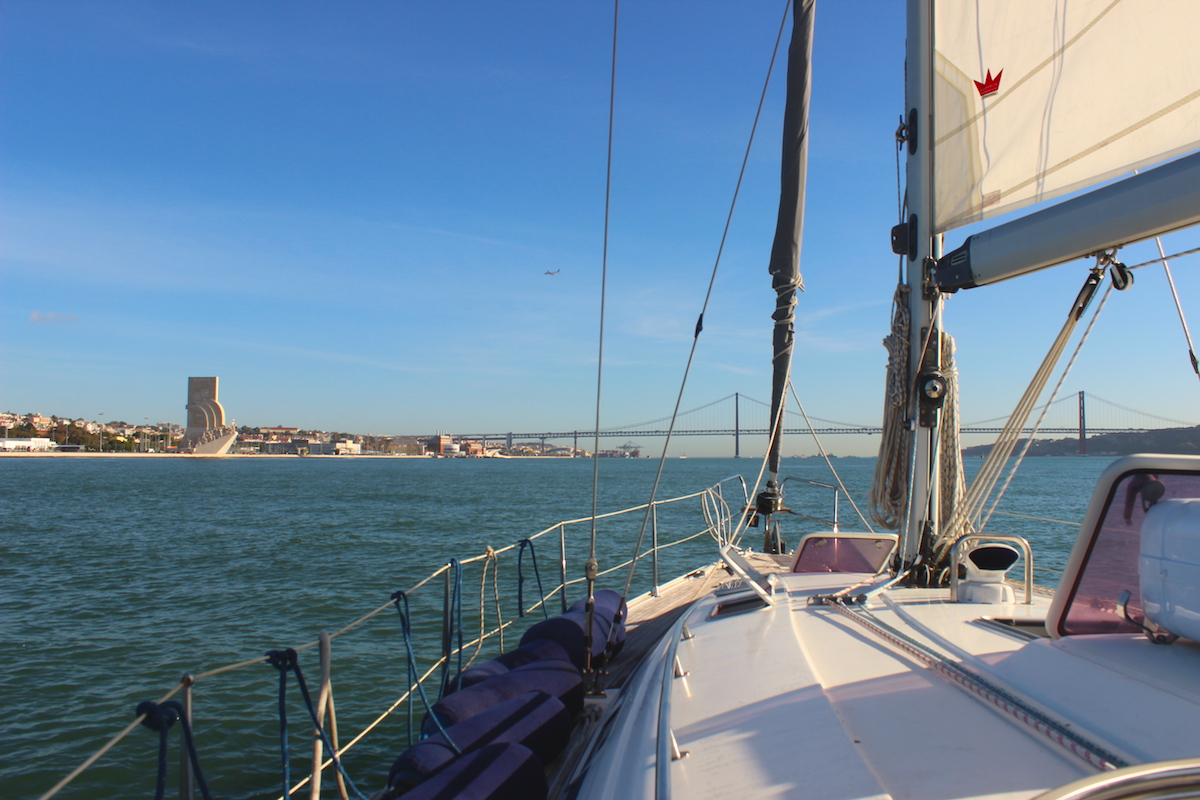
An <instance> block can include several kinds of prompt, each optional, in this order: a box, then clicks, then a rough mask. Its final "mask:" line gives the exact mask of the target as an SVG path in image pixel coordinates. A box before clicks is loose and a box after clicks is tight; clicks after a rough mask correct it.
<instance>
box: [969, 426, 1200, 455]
mask: <svg viewBox="0 0 1200 800" xmlns="http://www.w3.org/2000/svg"><path fill="white" fill-rule="evenodd" d="M1022 446H1023V445H1020V446H1018V447H1017V452H1020V449H1021V447H1022ZM991 449H992V446H991V445H990V444H984V445H976V446H975V447H965V448H963V456H964V457H967V458H974V457H978V456H986V455H987V453H988V451H989V450H991ZM1130 453H1171V454H1178V455H1200V425H1198V426H1196V427H1193V428H1164V429H1162V430H1156V431H1143V432H1140V433H1102V434H1100V435H1098V436H1089V437H1087V454H1088V455H1089V456H1124V455H1129V454H1130ZM1029 455H1031V456H1075V455H1079V437H1077V436H1076V437H1074V438H1070V439H1035V440H1034V442H1033V446H1032V447H1030V448H1029Z"/></svg>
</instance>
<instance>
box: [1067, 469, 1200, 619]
mask: <svg viewBox="0 0 1200 800" xmlns="http://www.w3.org/2000/svg"><path fill="white" fill-rule="evenodd" d="M1189 497H1200V475H1196V474H1194V473H1169V472H1161V473H1160V472H1153V471H1149V470H1140V471H1136V472H1130V473H1127V474H1125V475H1123V476H1122V477H1121V478H1120V480H1118V481H1117V482H1116V483H1115V484H1114V485H1113V488H1112V491H1111V492H1110V494H1109V496H1108V501H1107V503H1106V505H1105V507H1104V512H1103V514H1101V516H1100V523H1099V526H1098V527H1097V529H1096V532H1095V534H1094V535H1093V536H1092V539H1091V543H1090V545H1089V547H1088V549H1087V551H1086V553H1085V555H1084V558H1083V562H1082V563H1081V565H1080V567H1079V570H1078V573H1077V577H1076V580H1075V581H1074V583H1073V585H1071V586H1070V587H1066V586H1064V587H1060V589H1059V591H1064V590H1066V591H1070V592H1071V597H1070V599H1069V601H1068V605H1067V610H1066V613H1065V615H1064V616H1063V618H1062V622H1061V623H1060V624H1059V631H1060V632H1061V633H1062V634H1063V635H1072V634H1089V633H1133V632H1137V631H1138V630H1139V628H1138V627H1137V626H1136V625H1134V624H1132V623H1130V622H1129V621H1127V620H1126V619H1125V618H1124V616H1123V615H1122V612H1121V610H1120V608H1119V606H1120V601H1121V596H1122V594H1123V593H1124V592H1129V599H1128V603H1127V606H1126V608H1127V611H1128V614H1129V616H1130V617H1131V618H1132V619H1134V620H1138V621H1140V620H1141V619H1142V617H1143V612H1142V593H1141V589H1140V581H1139V577H1138V555H1139V553H1140V552H1141V536H1142V522H1143V521H1144V520H1145V518H1146V512H1147V511H1149V510H1150V509H1151V508H1153V507H1154V505H1155V504H1156V503H1158V502H1159V501H1160V500H1163V499H1169V498H1189Z"/></svg>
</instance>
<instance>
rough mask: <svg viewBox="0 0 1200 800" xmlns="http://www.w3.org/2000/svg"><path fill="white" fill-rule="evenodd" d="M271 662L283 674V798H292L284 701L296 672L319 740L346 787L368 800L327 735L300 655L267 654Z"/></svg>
mask: <svg viewBox="0 0 1200 800" xmlns="http://www.w3.org/2000/svg"><path fill="white" fill-rule="evenodd" d="M267 660H268V661H269V662H270V663H271V666H273V667H275V668H276V669H278V670H279V726H280V730H281V732H282V736H283V758H284V763H283V775H284V778H283V780H284V789H283V796H284V797H290V796H291V795H290V792H291V780H290V774H289V772H290V770H289V768H288V763H287V752H288V751H287V714H286V711H285V707H284V697H285V696H286V694H287V674H288V672H295V673H296V685H297V686H298V687H299V689H300V696H301V697H302V698H304V705H305V707H306V708H307V709H308V716H309V718H310V719H311V720H312V724H313V728H314V729H315V730H316V732H317V736H320V737H321V743H322V744H323V745H325V750H326V751H327V752H328V753H329V755H330V758H332V759H333V766H334V769H336V770H337V771H338V772H339V773H340V774H341V776H342V778H343V779H344V780H345V781H346V784H347V785H348V786H349V787H350V789H351V790H352V791H353V792H354V796H355V797H358V798H360V800H367V798H366V795H364V794H363V793H362V792H360V791H359V790H358V787H357V786H355V785H354V781H352V780H350V775H349V774H347V772H346V768H345V766H344V765H343V764H342V760H341V759H340V758H338V754H337V748H336V747H334V746H333V743H332V742H331V741H330V740H329V736H328V734H326V733H325V728H324V727H323V726H322V725H321V723H320V721H319V720H318V719H317V709H316V706H314V705H313V701H312V696H311V695H309V693H308V684H307V683H305V681H304V673H302V672H301V671H300V659H299V658H298V657H297V655H296V651H295V650H293V649H292V648H290V647H289V648H288V649H287V650H272V651H271V652H269V653H267Z"/></svg>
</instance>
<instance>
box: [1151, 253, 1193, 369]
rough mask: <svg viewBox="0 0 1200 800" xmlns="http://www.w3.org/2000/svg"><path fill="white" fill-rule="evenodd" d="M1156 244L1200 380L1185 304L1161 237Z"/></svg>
mask: <svg viewBox="0 0 1200 800" xmlns="http://www.w3.org/2000/svg"><path fill="white" fill-rule="evenodd" d="M1154 243H1155V244H1156V245H1158V255H1159V257H1160V258H1161V259H1162V265H1163V272H1164V273H1166V275H1167V285H1168V286H1170V287H1171V297H1172V298H1174V300H1175V311H1176V312H1177V313H1178V314H1179V324H1180V325H1182V326H1183V338H1184V339H1186V340H1187V346H1188V359H1189V360H1190V361H1191V362H1192V372H1194V373H1196V377H1197V378H1200V363H1198V362H1197V361H1196V347H1195V345H1193V344H1192V332H1191V331H1189V330H1188V324H1187V317H1185V316H1184V315H1183V304H1182V303H1180V302H1179V292H1178V291H1176V289H1175V278H1174V277H1172V275H1171V265H1170V263H1169V262H1168V261H1167V254H1166V252H1164V251H1163V243H1162V237H1161V236H1155V237H1154Z"/></svg>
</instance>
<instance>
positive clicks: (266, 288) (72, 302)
mask: <svg viewBox="0 0 1200 800" xmlns="http://www.w3.org/2000/svg"><path fill="white" fill-rule="evenodd" d="M684 11H686V13H684ZM782 13H783V3H779V4H778V6H777V7H776V6H772V7H770V8H767V7H765V6H753V7H739V8H731V7H728V5H727V4H718V3H708V2H700V3H693V4H688V5H687V6H686V7H683V6H675V5H670V4H666V5H655V6H634V7H628V8H623V9H622V19H621V34H620V41H619V46H618V56H617V59H618V60H617V90H616V91H617V94H616V109H615V114H616V118H615V138H614V151H613V179H612V185H613V199H612V217H611V220H610V240H609V253H608V256H609V262H608V268H609V275H608V287H607V288H608V292H609V296H608V299H607V301H606V305H607V314H608V319H607V320H606V322H605V334H606V342H605V348H604V364H605V374H604V379H603V381H604V382H603V393H602V402H601V418H602V421H601V426H602V427H613V426H617V425H624V424H627V423H631V422H634V421H639V420H646V419H654V418H658V417H662V416H664V415H667V414H669V413H670V411H671V409H672V407H673V406H674V404H675V400H676V394H677V392H678V387H679V381H680V378H681V377H682V375H683V371H684V364H685V361H686V358H687V355H688V351H689V348H690V344H691V338H692V332H693V330H694V328H695V325H696V320H697V317H698V315H699V312H700V308H701V304H702V301H703V299H704V296H705V292H706V290H707V286H708V281H709V275H710V272H711V269H712V264H713V261H714V259H715V256H716V252H717V248H718V245H719V243H720V241H721V234H722V226H723V224H724V221H725V218H726V215H727V213H728V209H729V203H730V200H731V195H732V192H733V188H734V185H735V184H736V182H737V176H738V170H739V167H740V164H741V159H742V155H743V151H744V148H745V142H746V138H747V136H748V134H749V131H750V127H751V124H752V121H753V116H754V110H755V106H756V105H757V102H758V97H759V92H760V90H761V86H762V81H763V78H764V76H765V74H766V68H767V63H768V58H769V55H770V48H771V46H772V44H773V42H774V39H775V35H776V33H777V31H778V27H779V21H780V18H781V15H782ZM0 21H2V22H3V24H0V45H2V46H0V92H2V96H3V97H4V98H5V105H6V111H7V113H6V115H5V122H4V131H5V135H4V137H3V138H2V139H0V167H2V168H3V169H0V186H3V191H2V192H0V215H2V217H3V224H4V228H5V235H4V237H3V241H2V242H0V275H3V281H4V287H5V291H4V293H3V297H2V298H0V355H2V358H3V363H4V366H5V369H6V372H7V373H8V375H9V379H8V380H6V381H5V382H4V383H3V384H2V385H0V407H11V408H13V409H14V410H16V411H19V412H25V411H34V410H39V409H40V410H42V411H50V410H55V413H61V414H66V415H70V416H73V417H76V418H79V417H82V418H95V417H96V416H97V415H98V414H99V413H100V412H102V411H103V412H106V415H111V416H116V417H120V418H125V419H133V420H137V419H144V418H147V417H149V418H151V419H159V420H171V419H176V420H182V419H183V417H184V411H183V404H182V402H181V400H180V398H181V396H182V394H183V386H184V378H185V377H186V376H187V375H220V376H221V377H222V382H223V384H222V402H223V404H224V405H225V406H226V407H227V408H228V410H229V416H230V417H231V418H232V419H234V420H255V421H262V422H264V423H268V424H287V425H295V426H297V427H302V428H316V429H331V430H347V431H355V432H381V431H396V432H406V431H414V430H415V431H434V430H454V429H458V430H477V431H488V430H493V429H505V428H517V429H528V430H536V429H546V428H549V429H557V430H568V429H573V428H575V427H587V428H590V427H592V426H594V418H595V413H596V412H595V402H596V363H597V357H598V350H599V348H598V342H597V331H598V328H599V325H598V318H599V289H600V281H601V259H602V254H603V250H604V242H603V236H602V233H603V228H604V187H605V153H606V133H607V114H608V101H609V96H608V87H609V76H610V67H611V62H610V58H611V40H610V35H611V27H612V19H611V8H604V7H601V6H574V5H562V4H555V3H550V2H530V3H525V4H518V5H514V6H506V7H502V8H501V7H496V6H494V5H490V4H486V3H473V2H463V3H460V4H457V5H453V6H445V5H441V4H439V5H433V6H421V5H394V4H388V3H376V2H365V3H363V4H360V5H356V6H354V7H351V8H341V7H339V8H333V7H329V6H325V5H322V4H319V3H304V2H302V3H296V4H287V5H284V4H280V3H269V2H268V3H264V4H255V5H254V6H244V5H241V4H234V3H216V4H207V5H205V6H204V7H174V6H145V5H142V4H137V3H130V2H115V3H110V4H104V5H102V6H78V5H74V4H64V3H53V2H51V3H39V4H8V5H6V6H4V7H3V8H2V9H0ZM816 24H817V32H816V42H815V45H814V47H815V51H814V83H813V109H812V116H811V150H810V169H809V196H808V210H807V216H806V230H805V243H804V250H803V253H802V261H801V270H802V272H803V274H804V280H805V284H806V288H807V292H806V293H805V294H803V295H801V296H800V301H799V306H798V309H797V313H798V320H797V353H796V363H795V368H794V376H795V380H796V386H797V391H798V393H799V395H800V397H801V399H802V401H803V402H804V403H805V407H806V409H807V410H808V412H809V413H810V414H813V415H815V416H820V417H825V418H833V419H844V420H846V421H850V422H857V423H862V424H871V423H874V422H876V421H877V420H878V419H879V416H880V414H881V410H882V407H883V390H884V367H885V364H886V360H887V354H886V351H885V350H884V348H883V347H882V346H881V344H880V342H881V340H882V338H883V336H884V335H885V334H886V333H887V328H888V325H889V321H890V303H891V297H892V292H893V289H894V283H895V276H896V270H897V264H896V260H895V257H894V256H893V255H892V254H891V252H890V248H889V246H888V231H889V229H890V227H891V226H892V225H893V224H895V222H896V217H897V209H896V206H897V194H898V187H897V185H896V171H897V170H896V154H895V143H894V140H893V133H894V131H895V128H896V125H897V122H898V120H899V117H900V114H901V113H902V110H903V98H902V76H903V42H902V36H900V35H899V34H898V31H900V30H902V28H903V9H902V6H901V4H880V3H877V2H866V0H862V1H860V2H844V3H837V4H824V5H822V7H821V8H820V9H819V11H818V14H817V23H816ZM781 110H782V78H781V77H779V76H778V75H777V77H776V80H774V81H773V83H772V86H771V88H770V90H769V92H768V94H767V99H766V105H765V111H764V116H763V119H762V121H761V122H760V123H759V129H758V130H759V133H758V139H757V140H756V142H755V145H754V148H753V150H752V151H751V154H750V159H749V162H748V168H747V174H746V178H745V181H744V183H743V187H742V193H741V196H740V199H739V202H738V206H737V210H736V213H735V214H734V218H733V224H732V227H731V229H730V234H729V238H728V240H727V242H726V244H725V250H724V254H723V257H722V266H721V270H720V272H719V273H718V274H717V278H716V281H715V285H714V296H713V301H712V304H711V305H710V307H709V308H708V310H707V312H706V313H705V316H704V333H703V334H702V336H701V338H700V343H699V347H698V349H697V359H696V362H695V364H694V366H693V367H692V372H691V377H690V383H689V386H688V388H687V390H686V393H685V395H684V398H683V400H682V402H681V407H682V408H684V409H686V408H691V407H695V406H697V405H700V404H703V403H705V402H708V401H710V400H712V399H715V398H718V397H722V396H725V395H727V394H729V393H731V392H734V391H742V392H748V393H749V394H751V395H753V396H758V397H762V398H765V397H766V395H767V393H768V388H767V387H768V386H769V381H770V344H769V338H770V328H771V320H770V313H771V310H772V308H773V297H772V293H771V291H770V279H769V276H767V274H766V263H767V255H768V252H769V248H770V240H771V235H772V232H773V227H774V220H775V204H776V194H777V191H778V166H777V164H778V153H777V150H778V146H779V145H778V143H779V135H778V127H779V125H778V120H779V117H780V114H781ZM968 232H970V229H964V230H962V231H955V232H953V234H952V235H949V236H948V237H947V242H946V247H947V249H951V248H953V247H954V246H956V245H957V243H958V242H959V241H961V238H962V236H963V235H964V234H965V233H968ZM1194 244H1195V243H1194V242H1187V241H1186V240H1184V241H1181V242H1178V243H1177V241H1176V240H1175V239H1174V238H1172V237H1168V238H1167V241H1166V249H1167V252H1168V253H1170V252H1173V251H1175V250H1178V249H1184V248H1185V247H1186V246H1194ZM1177 245H1178V246H1177ZM1156 254H1157V251H1156V250H1155V248H1154V245H1153V243H1144V244H1140V245H1136V246H1132V247H1129V248H1126V250H1124V251H1122V257H1123V258H1124V260H1125V261H1126V262H1127V263H1137V262H1139V261H1142V260H1147V259H1150V258H1153V257H1154V256H1155V255H1156ZM1194 258H1195V257H1192V259H1190V260H1183V261H1181V262H1180V263H1179V264H1178V265H1176V268H1175V272H1174V276H1175V282H1176V284H1177V287H1178V290H1179V294H1180V297H1181V302H1182V304H1183V306H1184V308H1185V310H1186V309H1188V308H1191V307H1194V306H1195V305H1196V303H1195V301H1196V299H1197V298H1200V274H1197V272H1196V270H1195V269H1194V266H1195V265H1194V263H1192V262H1194ZM1087 266H1088V265H1087V264H1085V263H1083V262H1077V263H1075V264H1073V265H1067V266H1064V267H1060V268H1055V269H1052V270H1047V271H1044V272H1042V273H1037V274H1035V275H1032V276H1029V277H1028V278H1025V279H1022V280H1019V281H1013V282H1009V283H1006V284H1001V285H998V286H996V287H989V288H988V289H987V290H986V291H985V290H968V291H963V292H960V293H958V294H957V295H954V296H951V297H949V298H948V299H947V305H946V313H945V325H946V328H947V330H948V331H949V332H950V333H951V334H953V335H955V336H956V337H957V340H958V353H959V361H958V363H959V369H960V372H961V377H962V403H963V410H962V415H963V417H964V418H965V419H985V418H992V417H996V416H1000V415H1003V414H1006V413H1007V412H1008V411H1009V410H1010V409H1011V407H1012V406H1013V405H1015V403H1016V400H1017V399H1018V398H1019V396H1020V393H1021V391H1022V390H1023V388H1024V383H1025V381H1026V380H1027V378H1028V376H1031V375H1032V374H1033V372H1034V370H1035V369H1036V368H1037V365H1038V363H1039V362H1040V361H1041V359H1042V357H1043V355H1044V353H1045V351H1046V349H1047V348H1048V347H1049V344H1050V342H1051V341H1052V339H1053V337H1054V335H1055V333H1056V331H1057V329H1058V327H1059V326H1060V325H1061V322H1062V320H1063V318H1064V317H1065V315H1066V313H1067V309H1069V308H1070V306H1071V303H1072V301H1073V300H1074V297H1075V294H1076V292H1077V290H1078V287H1079V285H1080V283H1081V282H1082V276H1083V273H1084V272H1085V271H1086V269H1087ZM1189 267H1193V269H1190V270H1189ZM181 376H182V377H181ZM1085 387H1086V388H1087V389H1088V390H1089V391H1094V392H1096V393H1097V394H1098V395H1100V396H1103V397H1106V398H1108V399H1110V400H1112V401H1114V402H1117V403H1123V404H1126V405H1129V406H1131V407H1138V408H1143V407H1145V406H1147V405H1148V404H1153V405H1154V407H1155V413H1159V414H1161V415H1162V416H1164V417H1170V418H1177V419H1188V418H1190V417H1192V416H1193V414H1192V412H1191V409H1193V408H1195V407H1196V399H1197V391H1198V390H1200V382H1198V381H1197V380H1196V377H1195V375H1194V374H1192V373H1191V372H1190V368H1189V367H1188V363H1187V350H1186V345H1185V344H1184V343H1183V340H1182V334H1181V333H1180V324H1179V320H1178V318H1177V317H1176V316H1175V311H1174V305H1173V301H1172V300H1171V297H1170V294H1169V291H1168V287H1167V285H1166V281H1165V277H1164V276H1163V274H1162V271H1161V269H1160V268H1158V267H1153V268H1147V269H1143V270H1139V271H1138V273H1137V282H1136V285H1135V287H1134V289H1133V290H1132V291H1129V292H1124V293H1120V294H1118V295H1115V296H1114V297H1113V298H1112V300H1111V301H1110V303H1109V305H1108V308H1107V309H1106V311H1105V314H1104V316H1103V317H1102V318H1101V321H1100V323H1099V324H1098V325H1097V327H1096V329H1095V330H1094V332H1093V333H1092V335H1091V340H1090V342H1089V346H1088V348H1086V349H1085V350H1084V351H1083V354H1082V355H1081V356H1080V358H1079V360H1078V362H1077V364H1076V366H1075V371H1074V373H1073V374H1072V376H1071V377H1070V379H1069V380H1068V381H1067V382H1066V384H1065V385H1064V387H1063V395H1060V396H1065V395H1067V394H1070V393H1071V392H1074V391H1076V390H1078V389H1080V388H1085ZM693 441H695V440H693ZM875 444H876V443H875V442H872V441H863V442H855V443H853V450H854V452H855V454H859V455H870V454H873V448H874V446H875ZM683 446H684V447H685V448H686V449H687V451H688V452H689V454H690V455H701V454H703V452H704V451H705V447H704V446H702V445H699V444H693V443H691V442H689V443H686V444H685V445H683ZM799 446H803V447H806V448H808V450H809V451H811V446H810V445H807V444H804V445H798V447H799ZM850 447H851V445H850V444H849V443H847V444H845V445H843V444H841V443H835V444H834V445H833V448H834V449H837V450H839V451H841V450H843V449H846V448H850ZM721 449H724V448H723V446H722V448H721Z"/></svg>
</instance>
